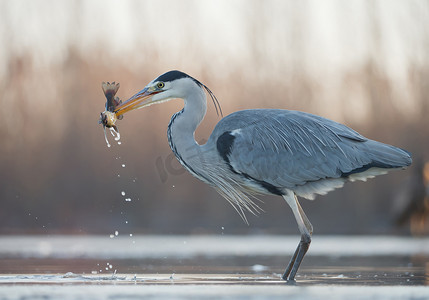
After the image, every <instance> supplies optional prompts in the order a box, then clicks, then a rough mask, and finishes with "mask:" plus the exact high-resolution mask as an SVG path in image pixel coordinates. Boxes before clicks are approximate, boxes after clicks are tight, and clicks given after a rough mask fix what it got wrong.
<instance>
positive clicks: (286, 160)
mask: <svg viewBox="0 0 429 300" xmlns="http://www.w3.org/2000/svg"><path fill="white" fill-rule="evenodd" d="M222 123H223V124H220V125H219V128H216V129H215V132H216V133H217V134H218V135H219V136H218V138H217V147H218V151H219V153H220V154H221V155H222V156H223V158H224V159H225V161H226V162H227V163H228V164H229V166H230V168H231V170H232V171H233V172H234V173H236V174H240V175H241V176H243V177H245V178H247V179H248V180H253V181H255V182H256V183H257V184H260V185H261V186H264V187H265V189H267V190H269V191H270V189H272V191H270V192H273V191H275V190H276V189H277V190H278V191H281V190H282V189H284V188H287V189H292V190H295V191H299V192H300V193H301V194H302V195H303V196H304V197H306V196H307V198H313V197H314V195H313V194H314V193H319V194H324V193H326V192H327V191H329V190H332V189H334V188H336V187H340V186H342V185H343V183H344V181H345V178H347V177H348V176H350V175H352V174H355V173H360V172H364V171H366V170H368V169H369V168H371V167H375V168H388V167H394V164H390V163H389V162H391V161H389V160H388V159H387V160H385V161H383V160H380V159H379V160H377V159H375V155H376V153H375V152H377V151H378V152H385V151H386V149H384V148H380V145H383V147H384V146H387V147H391V148H392V149H393V150H395V149H398V148H395V147H393V146H389V145H385V144H382V143H378V142H375V141H371V140H368V139H366V138H365V137H363V136H362V135H360V134H359V133H357V132H356V131H354V130H352V129H350V128H348V127H347V126H345V125H342V124H339V123H337V122H334V121H331V120H328V119H325V118H323V117H319V116H316V115H312V114H308V113H303V112H298V111H288V110H265V109H261V110H245V111H240V112H237V113H234V114H231V115H229V116H228V117H226V118H224V121H223V122H222ZM368 142H369V143H368ZM227 146H229V148H228V147H227ZM377 147H378V148H380V149H378V148H377ZM372 148H374V149H375V150H374V149H372ZM392 149H390V150H392ZM399 150H400V149H399ZM222 151H223V152H222ZM401 151H402V150H401ZM402 152H403V153H405V152H404V151H402ZM395 155H396V152H395ZM395 159H396V158H392V159H391V160H392V162H393V161H394V160H395ZM358 179H360V178H358ZM305 186H307V187H308V188H305ZM298 194H299V193H298Z"/></svg>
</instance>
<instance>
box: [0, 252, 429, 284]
mask: <svg viewBox="0 0 429 300" xmlns="http://www.w3.org/2000/svg"><path fill="white" fill-rule="evenodd" d="M284 259H285V258H282V257H277V256H270V257H259V256H258V257H247V258H244V257H234V256H228V257H197V258H187V259H176V258H174V259H173V258H172V259H170V258H164V259H144V260H136V259H118V260H113V261H112V260H110V261H109V262H107V261H99V260H98V261H97V260H93V259H71V260H70V259H13V258H9V259H3V260H2V264H1V269H0V273H1V274H3V275H0V285H4V284H11V283H13V284H40V283H46V284H64V283H67V284H73V283H74V284H82V283H84V284H172V283H174V284H185V285H186V284H239V285H277V284H279V285H283V284H284V281H282V280H281V274H282V271H283V267H282V266H276V264H278V263H279V262H280V261H282V260H284ZM255 261H258V262H261V263H263V264H262V265H252V262H255ZM427 261H428V257H425V256H418V257H395V256H386V257H379V256H378V257H341V258H338V257H326V256H312V257H308V258H307V259H306V261H304V263H303V266H302V270H301V272H300V273H299V275H298V276H297V278H296V279H297V285H299V286H305V285H347V286H349V285H354V286H390V285H413V286H415V285H429V263H427ZM106 265H112V266H113V268H107V269H108V270H107V271H106V270H105V269H104V266H106ZM100 266H102V267H103V268H101V267H100Z"/></svg>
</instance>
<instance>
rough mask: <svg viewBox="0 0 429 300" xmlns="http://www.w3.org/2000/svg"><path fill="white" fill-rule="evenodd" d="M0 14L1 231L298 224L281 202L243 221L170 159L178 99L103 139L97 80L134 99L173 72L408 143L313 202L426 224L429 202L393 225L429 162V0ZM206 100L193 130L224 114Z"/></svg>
mask: <svg viewBox="0 0 429 300" xmlns="http://www.w3.org/2000/svg"><path fill="white" fill-rule="evenodd" d="M0 25H1V26H0V42H1V45H2V46H1V51H0V105H1V108H2V109H1V110H0V122H1V126H0V134H1V140H2V142H1V143H0V155H1V159H0V166H1V173H0V201H1V209H0V233H83V234H86V233H100V234H110V233H113V232H115V231H118V232H119V233H121V234H122V233H166V234H167V233H206V232H208V233H215V234H220V233H251V232H268V233H279V234H284V233H288V234H296V233H297V228H296V224H295V221H294V218H293V216H292V214H291V212H290V209H289V208H288V207H287V205H286V204H285V203H284V201H283V200H282V199H281V198H279V197H263V200H264V202H265V203H264V204H263V208H264V209H265V210H266V212H265V213H263V214H262V215H260V216H258V217H254V216H249V221H250V224H251V225H250V226H247V225H245V224H244V223H243V222H242V221H241V219H240V217H239V216H238V215H237V214H236V213H235V211H234V210H233V209H232V207H230V206H229V204H228V203H227V202H226V201H225V200H224V199H223V198H221V197H220V196H219V195H218V194H217V193H216V192H215V191H214V190H213V189H211V188H210V187H208V186H206V185H205V184H203V183H201V182H199V181H198V180H196V179H194V178H193V177H192V176H191V175H189V174H188V173H187V172H185V171H184V170H183V169H181V167H180V166H179V164H178V163H177V162H176V161H175V160H174V159H172V158H173V157H172V154H171V151H170V149H169V147H168V143H167V138H166V128H167V124H168V122H169V119H170V116H171V115H172V114H173V113H174V112H176V111H178V110H179V109H181V106H182V104H183V103H182V101H180V100H177V101H172V102H169V103H168V104H163V105H157V106H151V107H148V108H145V109H143V110H140V111H135V112H132V113H129V114H127V115H126V116H125V118H124V120H122V121H120V122H119V129H120V132H121V134H122V139H121V141H122V145H120V146H119V145H116V144H115V145H113V146H112V147H111V148H107V146H106V143H105V141H104V137H103V130H102V128H101V126H100V125H99V124H98V123H97V121H98V117H99V113H100V112H101V111H102V110H103V106H104V102H105V99H104V96H103V93H102V90H101V82H102V81H116V82H120V84H121V88H120V90H119V93H118V96H119V97H120V98H121V99H126V98H128V97H129V96H131V95H132V94H133V93H135V92H137V91H138V90H140V89H141V88H143V87H144V86H145V85H146V83H148V82H149V81H150V80H152V79H153V78H155V77H156V76H158V75H160V74H161V73H163V72H165V71H168V70H171V69H179V70H182V71H184V72H186V73H188V74H190V75H191V76H194V77H196V78H198V79H199V80H200V81H202V82H204V83H205V84H206V85H207V86H209V87H210V89H211V90H212V91H213V92H214V93H215V94H216V96H217V98H218V99H219V101H220V102H221V105H222V108H223V111H224V114H225V115H227V114H229V113H232V112H234V111H236V110H239V109H246V108H262V107H264V108H285V109H294V110H304V111H308V112H311V113H315V114H318V115H322V116H324V117H327V118H331V119H334V120H336V121H339V122H342V123H345V124H347V125H348V126H351V127H352V128H354V129H355V130H357V131H359V132H360V133H362V134H364V135H366V136H367V137H370V138H372V139H376V140H380V141H383V142H386V143H391V144H394V145H396V146H399V147H402V148H405V149H407V150H409V151H411V152H412V153H413V156H414V158H415V163H414V165H413V166H412V167H411V168H409V169H408V170H406V171H398V172H393V173H390V174H389V175H387V176H386V175H385V176H381V177H378V178H376V179H372V180H370V181H369V182H367V183H353V184H347V185H346V186H345V188H343V189H341V190H338V191H335V192H332V193H330V194H328V195H327V196H323V197H318V198H317V199H316V201H314V202H311V201H307V200H303V201H302V205H303V207H304V209H305V210H306V212H307V215H308V216H309V218H310V220H312V222H313V225H314V226H315V229H316V232H315V233H316V234H320V233H329V234H334V233H339V234H348V233H353V234H359V233H408V232H410V231H411V232H412V233H425V232H426V233H427V232H428V225H427V224H425V223H424V222H423V220H424V217H425V215H424V213H423V214H421V215H420V218H419V219H418V220H417V221H415V222H414V224H415V225H414V226H411V230H410V227H409V224H410V221H409V218H408V217H407V216H405V217H404V218H405V219H404V220H403V224H405V226H403V227H398V226H396V225H395V219H397V218H398V216H399V215H400V214H401V212H402V211H405V210H406V206H407V205H408V204H407V203H408V202H409V201H415V200H410V199H411V198H412V197H411V195H412V193H413V192H411V191H410V190H413V187H414V186H419V188H420V191H422V188H421V186H422V185H421V183H419V182H420V181H421V178H422V177H421V176H420V177H419V174H420V175H421V174H422V173H421V170H422V168H421V167H419V166H422V165H423V163H424V162H425V161H426V160H428V159H429V157H428V151H427V149H428V144H429V131H428V125H429V121H428V114H429V99H428V95H429V2H428V1H418V0H416V1H390V0H385V1H357V0H356V1H340V0H338V1H333V0H332V1H255V0H246V1H244V0H243V1H237V0H234V1H227V0H221V1H209V0H206V1H196V0H195V1H191V0H186V1H171V0H166V1H130V0H129V1H113V0H112V1H106V0H100V1H96V0H89V1H78V0H76V1H72V0H70V1H54V0H52V1H48V0H46V1H45V0H35V1H21V0H13V1H12V0H10V1H8V0H3V1H0ZM208 107H209V110H208V114H207V117H206V119H205V121H204V122H203V124H202V125H201V127H200V128H199V129H198V131H197V134H196V138H197V140H199V141H204V139H207V138H208V136H209V134H210V132H211V130H212V129H213V127H214V125H215V124H216V123H217V122H218V121H219V120H220V118H219V117H218V116H217V115H216V113H215V110H214V107H213V106H212V105H211V103H210V104H209V105H208ZM123 164H124V165H125V167H122V165H123ZM413 174H414V175H413ZM416 174H417V175H416ZM413 176H414V177H413ZM413 178H417V179H413ZM419 178H420V179H419ZM428 178H429V175H428ZM419 180H420V181H419ZM419 184H420V185H419ZM122 191H124V192H125V193H126V195H125V196H122V195H121V192H122ZM423 191H424V188H423ZM423 194H424V192H423ZM422 197H424V196H422ZM125 198H130V199H131V201H125ZM414 198H415V197H414ZM417 198H419V197H417ZM419 199H421V200H422V198H421V197H420V198H419ZM419 201H420V200H419ZM426 201H427V199H426ZM422 203H423V202H422ZM422 207H423V208H421V209H420V210H417V211H419V212H420V213H422V211H423V210H424V205H423V206H422ZM426 209H428V207H427V206H426ZM428 210H429V209H428ZM411 215H415V214H411ZM422 216H423V217H422ZM413 218H415V217H411V219H413ZM411 224H413V222H412V221H411Z"/></svg>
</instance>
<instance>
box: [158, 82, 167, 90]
mask: <svg viewBox="0 0 429 300" xmlns="http://www.w3.org/2000/svg"><path fill="white" fill-rule="evenodd" d="M164 86H165V84H164V82H158V83H157V84H156V87H157V88H159V89H162V88H163V87H164Z"/></svg>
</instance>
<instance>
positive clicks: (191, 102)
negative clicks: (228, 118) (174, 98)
mask: <svg viewBox="0 0 429 300" xmlns="http://www.w3.org/2000/svg"><path fill="white" fill-rule="evenodd" d="M192 95H193V96H191V97H188V98H185V99H184V102H185V106H184V107H183V109H182V110H181V111H179V112H177V113H176V114H174V115H173V116H172V118H171V120H170V124H169V125H168V142H169V144H170V147H171V150H172V151H173V152H174V154H175V155H176V156H177V158H178V159H179V160H181V159H186V158H187V157H188V154H189V155H195V153H194V152H195V149H196V148H199V145H198V143H197V142H196V141H195V137H194V134H195V130H196V129H197V127H198V125H199V124H200V123H201V121H202V120H203V118H204V116H205V114H206V111H207V100H206V96H205V94H204V91H202V90H199V91H198V92H197V93H192ZM193 153H194V154H193ZM181 162H182V161H181ZM182 164H183V162H182Z"/></svg>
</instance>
